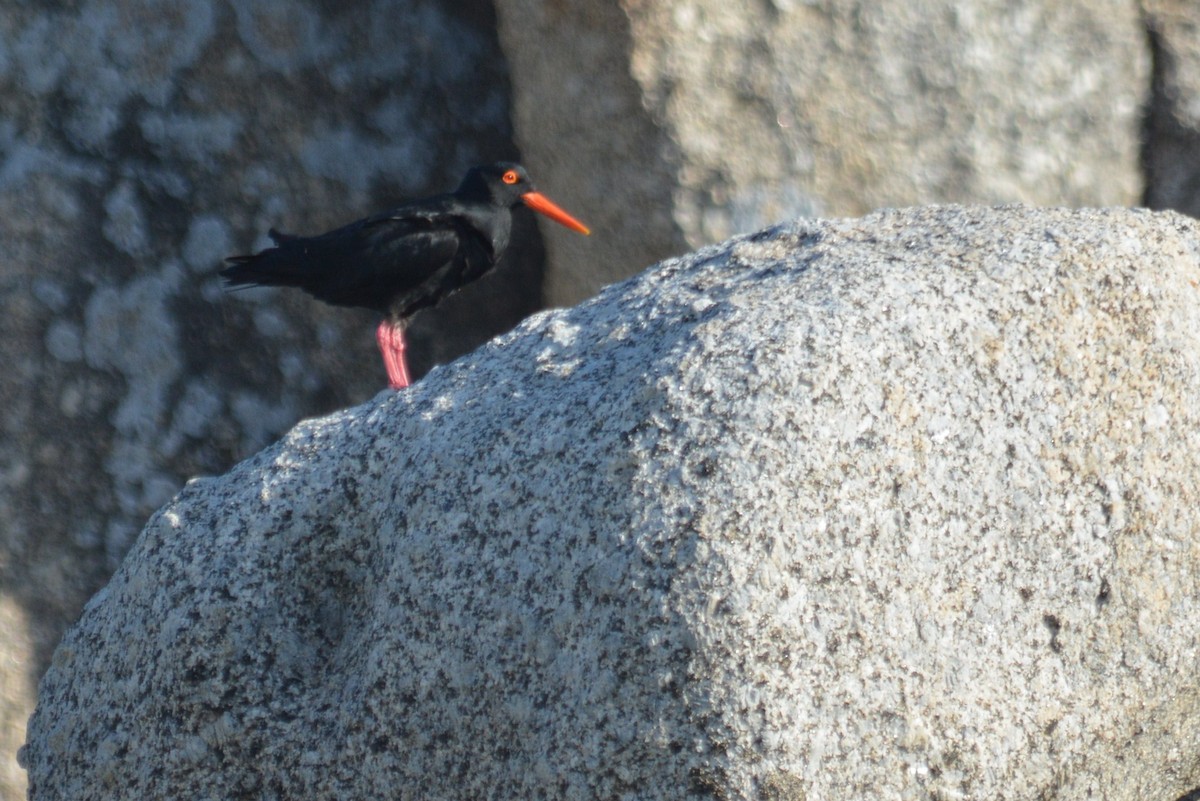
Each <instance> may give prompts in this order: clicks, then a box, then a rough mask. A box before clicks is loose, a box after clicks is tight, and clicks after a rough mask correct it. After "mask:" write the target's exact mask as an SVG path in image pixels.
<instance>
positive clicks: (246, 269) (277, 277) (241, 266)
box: [221, 228, 309, 289]
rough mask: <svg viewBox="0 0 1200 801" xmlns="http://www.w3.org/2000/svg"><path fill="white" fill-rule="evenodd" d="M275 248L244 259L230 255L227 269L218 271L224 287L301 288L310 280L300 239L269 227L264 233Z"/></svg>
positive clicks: (227, 260)
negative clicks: (223, 280) (305, 267)
mask: <svg viewBox="0 0 1200 801" xmlns="http://www.w3.org/2000/svg"><path fill="white" fill-rule="evenodd" d="M267 233H268V236H270V237H271V240H272V241H273V242H274V243H275V247H273V248H267V249H266V250H263V251H259V252H258V253H252V254H248V255H245V256H229V257H228V258H226V259H225V263H226V264H228V265H229V266H228V267H226V268H225V269H224V270H221V277H222V278H224V279H225V286H226V288H229V289H241V288H247V287H252V286H303V285H304V284H305V282H306V279H307V278H308V277H309V276H308V273H307V272H306V271H305V269H304V262H305V260H304V258H303V246H302V245H300V246H299V252H297V246H298V243H299V240H300V239H301V237H298V236H295V235H293V234H285V233H281V232H280V231H276V230H275V229H274V228H272V229H271V230H270V231H268V232H267Z"/></svg>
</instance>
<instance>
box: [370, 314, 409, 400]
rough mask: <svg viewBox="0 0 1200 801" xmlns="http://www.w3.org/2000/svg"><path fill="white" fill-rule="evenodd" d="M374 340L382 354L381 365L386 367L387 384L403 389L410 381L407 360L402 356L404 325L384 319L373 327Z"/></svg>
mask: <svg viewBox="0 0 1200 801" xmlns="http://www.w3.org/2000/svg"><path fill="white" fill-rule="evenodd" d="M375 341H376V342H378V343H379V353H380V354H381V355H382V356H383V366H384V368H386V369H387V374H388V386H390V387H391V388H392V389H404V388H405V387H407V386H408V385H409V384H411V383H412V380H411V379H410V378H409V375H408V362H407V361H406V360H405V358H404V350H405V347H406V345H405V342H404V327H403V326H401V325H399V324H398V323H392V322H390V321H388V320H384V321H383V322H382V323H380V324H379V328H377V329H375Z"/></svg>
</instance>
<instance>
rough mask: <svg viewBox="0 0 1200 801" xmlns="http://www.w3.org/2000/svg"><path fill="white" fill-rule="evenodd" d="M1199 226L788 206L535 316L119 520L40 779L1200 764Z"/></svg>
mask: <svg viewBox="0 0 1200 801" xmlns="http://www.w3.org/2000/svg"><path fill="white" fill-rule="evenodd" d="M1198 283H1200V229H1198V228H1197V226H1196V224H1194V223H1193V222H1191V221H1187V220H1185V219H1184V218H1182V217H1179V216H1176V215H1172V214H1160V215H1155V214H1151V213H1148V212H1144V213H1135V212H1128V211H1083V212H1070V211H1059V210H1036V209H1031V208H1026V207H1006V208H993V209H987V208H958V207H941V208H937V207H934V208H925V209H913V210H904V211H890V212H885V213H880V214H876V215H872V216H869V217H866V218H863V219H861V220H844V221H832V222H799V223H795V224H792V225H788V226H782V227H779V228H775V229H770V230H767V231H764V232H762V233H760V234H757V235H754V236H750V237H746V238H741V239H738V240H734V241H732V242H730V243H727V244H726V245H723V246H720V247H713V248H709V249H706V250H702V251H700V252H698V253H696V254H694V255H692V256H689V257H687V258H685V259H681V260H677V261H670V262H667V263H664V264H662V265H659V266H658V267H656V268H655V269H653V270H651V271H649V272H647V273H646V274H644V275H642V276H641V277H639V278H637V279H635V280H632V281H630V282H627V283H625V284H621V285H617V286H615V287H613V288H611V289H609V290H606V291H605V292H604V293H602V294H601V295H600V296H599V298H598V299H596V300H595V301H593V302H589V303H587V304H585V305H582V306H579V307H576V308H574V309H571V310H568V311H565V312H555V313H546V314H543V315H539V316H538V317H535V318H533V319H531V320H529V321H527V322H526V323H525V324H523V325H522V326H521V327H520V328H518V330H517V331H516V332H514V333H513V334H511V335H507V336H505V337H502V338H501V339H499V340H497V341H496V342H494V343H493V344H491V345H489V346H487V347H486V348H484V349H483V350H481V351H480V352H478V353H477V354H476V355H474V356H472V357H470V358H469V359H466V360H463V361H460V362H457V363H455V364H454V365H452V366H450V367H447V368H440V369H438V370H435V371H434V372H433V373H432V374H431V375H430V376H429V377H428V378H427V379H426V380H425V381H423V382H421V383H420V384H418V385H417V386H416V387H414V388H412V389H411V390H408V391H405V392H402V393H385V394H381V395H380V396H378V397H377V398H376V399H375V400H374V401H372V402H370V403H368V404H365V405H363V406H359V407H357V408H354V409H350V410H347V411H345V412H343V413H340V414H337V415H334V416H331V417H327V418H324V419H320V420H312V421H309V422H306V423H304V424H303V425H301V426H299V427H297V428H296V429H294V430H293V431H292V432H291V433H290V434H288V435H287V436H286V437H285V438H284V439H283V440H282V441H280V442H279V443H278V444H276V445H275V446H273V447H271V448H269V449H267V450H265V451H263V452H262V453H260V454H259V455H257V456H256V457H254V458H253V459H251V460H249V461H247V462H245V463H244V464H242V465H240V466H239V467H238V468H236V469H235V470H234V471H232V472H231V473H230V474H228V475H226V476H225V477H223V478H220V479H209V480H204V481H201V482H196V483H193V484H191V485H189V487H188V488H187V489H186V490H185V491H184V492H183V493H182V495H181V496H180V497H179V498H178V499H176V500H175V501H174V502H173V503H172V504H170V505H169V506H167V507H166V508H164V509H163V510H162V511H161V512H160V513H159V514H158V515H156V516H155V517H154V518H153V519H152V520H151V521H150V523H149V524H148V526H147V528H146V529H145V531H144V532H143V534H142V535H141V537H140V538H139V540H138V542H137V543H136V545H135V547H134V549H133V551H132V552H131V553H130V556H129V558H128V559H127V560H126V561H125V563H124V564H123V565H122V566H121V568H120V569H119V570H118V572H117V574H116V575H115V577H114V578H113V580H112V582H111V583H110V584H109V586H108V587H107V588H106V589H105V590H104V591H102V592H101V593H100V594H99V595H97V596H96V597H95V598H94V599H93V601H92V602H91V603H90V604H89V605H88V608H87V610H86V612H85V614H84V616H83V618H82V620H81V622H80V623H79V625H78V626H77V627H75V628H74V629H73V630H72V631H70V632H69V633H68V635H67V636H66V638H65V639H64V641H63V643H62V645H61V647H60V648H59V649H58V651H57V652H56V654H55V657H54V660H53V666H52V667H51V669H50V670H49V671H48V673H47V674H46V677H45V679H44V680H43V682H42V684H41V686H40V690H39V705H38V710H37V712H36V714H35V716H34V717H33V719H32V720H31V722H30V730H29V732H30V740H29V745H28V747H27V750H26V751H25V753H24V760H25V764H27V765H28V767H29V771H30V777H31V795H30V798H31V799H32V801H47V800H48V799H73V801H80V800H84V801H86V799H100V798H103V799H167V798H190V797H211V798H232V797H254V798H259V797H262V798H280V799H291V798H295V799H300V798H304V799H314V798H315V799H334V798H337V799H343V798H380V797H390V798H412V799H461V798H547V799H548V798H555V799H593V798H616V797H624V796H630V797H637V798H662V799H669V798H697V799H698V798H714V797H716V798H726V799H758V798H771V799H794V800H795V801H799V800H800V799H816V798H821V799H859V798H879V799H928V798H959V797H961V798H1005V799H1037V798H1050V797H1052V798H1055V799H1083V798H1105V799H1109V801H1121V800H1124V799H1129V800H1130V801H1132V800H1133V799H1148V798H1158V799H1171V798H1175V797H1177V796H1178V795H1180V794H1182V793H1183V792H1185V791H1187V790H1188V789H1189V788H1192V787H1195V786H1197V785H1200V693H1198V692H1197V689H1196V679H1195V676H1196V673H1197V667H1198V666H1200V608H1198V607H1200V535H1198V533H1197V532H1198V531H1200V504H1198V503H1197V498H1200V485H1198V484H1200V464H1198V461H1200V456H1198V454H1200V428H1198V424H1200V400H1198V398H1200V391H1198V390H1200V302H1198V300H1200V297H1198V296H1200V290H1198V289H1197V284H1198Z"/></svg>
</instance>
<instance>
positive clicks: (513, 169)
mask: <svg viewBox="0 0 1200 801" xmlns="http://www.w3.org/2000/svg"><path fill="white" fill-rule="evenodd" d="M456 194H460V195H462V194H470V195H479V194H482V195H483V196H485V197H487V198H488V200H489V201H490V202H491V203H494V204H495V205H497V206H504V207H508V208H511V207H513V206H516V205H518V204H520V203H524V204H525V205H526V206H528V207H529V208H531V209H533V210H534V211H536V212H538V213H540V214H544V215H546V216H547V217H549V218H550V219H552V220H554V221H555V222H556V223H558V224H560V225H565V226H566V227H567V228H570V229H571V230H572V231H578V232H579V233H581V234H585V235H587V234H590V233H591V230H590V229H589V228H588V227H587V226H586V225H584V224H583V223H581V222H580V221H579V220H577V219H575V218H574V217H572V216H571V215H570V214H567V212H565V211H563V210H562V209H561V208H559V206H558V205H557V204H556V203H554V202H552V201H551V200H550V199H549V198H548V197H546V196H545V195H543V194H542V193H541V192H538V191H537V190H536V189H534V188H533V181H531V180H530V178H529V173H527V172H526V171H525V168H524V167H522V166H521V165H520V164H516V163H514V162H511V161H499V162H496V163H495V164H487V165H484V166H481V167H472V168H471V169H470V170H469V171H468V172H467V175H466V177H465V178H463V181H462V183H461V184H460V185H459V187H458V190H457V192H456Z"/></svg>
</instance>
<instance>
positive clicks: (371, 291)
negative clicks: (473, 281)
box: [303, 208, 460, 308]
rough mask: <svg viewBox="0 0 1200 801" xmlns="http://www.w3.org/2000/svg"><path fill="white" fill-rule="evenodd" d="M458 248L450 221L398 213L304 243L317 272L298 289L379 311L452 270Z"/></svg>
mask: <svg viewBox="0 0 1200 801" xmlns="http://www.w3.org/2000/svg"><path fill="white" fill-rule="evenodd" d="M459 246H460V238H459V232H458V229H457V227H456V225H455V224H454V222H453V221H452V220H449V219H447V218H445V217H444V216H439V215H437V214H434V213H429V212H426V211H423V210H422V211H421V212H419V213H412V212H411V211H409V210H406V209H403V208H401V209H398V210H396V211H395V212H393V213H388V214H380V215H376V216H374V217H368V218H366V219H363V220H360V221H358V222H357V223H352V224H351V225H348V226H346V227H345V228H341V229H338V230H336V231H331V232H329V233H328V234H323V235H321V236H318V237H313V238H312V239H310V240H308V241H307V248H308V253H307V254H306V255H307V256H308V257H309V258H311V259H312V260H313V262H314V263H320V264H322V265H323V268H322V269H321V270H320V275H319V277H318V276H314V279H315V280H313V281H312V282H311V283H309V285H308V286H305V287H303V288H304V289H306V290H308V291H309V292H310V293H312V294H313V295H314V296H315V297H317V298H320V299H321V300H324V301H326V302H329V303H336V304H339V305H347V306H367V307H373V308H380V307H381V306H382V305H386V304H387V302H388V301H389V299H391V298H394V297H396V296H397V295H403V294H406V293H410V292H412V291H414V290H416V289H417V288H418V287H420V286H421V285H422V284H424V283H425V282H427V281H429V280H430V279H431V278H433V277H434V276H435V275H437V273H438V272H439V271H441V270H444V269H446V268H447V266H448V265H451V264H453V262H454V260H455V257H456V254H457V253H458V250H459Z"/></svg>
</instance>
